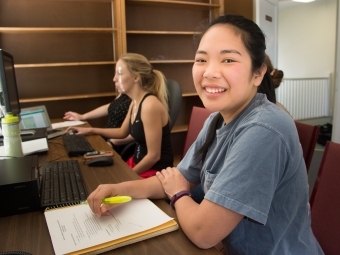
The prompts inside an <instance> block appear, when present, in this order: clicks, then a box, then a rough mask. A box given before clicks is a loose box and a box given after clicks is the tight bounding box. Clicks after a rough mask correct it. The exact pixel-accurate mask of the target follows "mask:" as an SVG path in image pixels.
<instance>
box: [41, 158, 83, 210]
mask: <svg viewBox="0 0 340 255" xmlns="http://www.w3.org/2000/svg"><path fill="white" fill-rule="evenodd" d="M41 190H42V192H41V207H42V208H46V207H53V206H64V205H71V204H78V203H80V202H81V201H84V200H86V198H87V192H86V188H85V184H84V180H83V176H82V173H81V171H80V167H79V163H78V161H77V160H64V161H54V162H47V163H45V164H44V165H43V172H42V185H41Z"/></svg>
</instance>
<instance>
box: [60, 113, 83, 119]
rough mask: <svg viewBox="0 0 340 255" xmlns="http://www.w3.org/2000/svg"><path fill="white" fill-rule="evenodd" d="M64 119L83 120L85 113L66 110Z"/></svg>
mask: <svg viewBox="0 0 340 255" xmlns="http://www.w3.org/2000/svg"><path fill="white" fill-rule="evenodd" d="M63 119H64V120H83V115H82V114H79V113H76V112H71V111H69V112H65V114H64V117H63Z"/></svg>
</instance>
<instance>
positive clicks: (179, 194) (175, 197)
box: [170, 190, 191, 209]
mask: <svg viewBox="0 0 340 255" xmlns="http://www.w3.org/2000/svg"><path fill="white" fill-rule="evenodd" d="M183 196H189V197H191V193H190V191H189V190H182V191H180V192H177V193H176V194H175V195H173V196H172V198H171V201H170V205H171V207H172V208H174V209H175V203H176V201H177V200H178V199H180V198H181V197H183Z"/></svg>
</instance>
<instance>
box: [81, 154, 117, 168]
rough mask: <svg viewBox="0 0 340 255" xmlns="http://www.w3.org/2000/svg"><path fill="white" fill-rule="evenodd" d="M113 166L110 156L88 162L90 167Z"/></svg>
mask: <svg viewBox="0 0 340 255" xmlns="http://www.w3.org/2000/svg"><path fill="white" fill-rule="evenodd" d="M112 164H113V158H112V157H110V156H102V157H96V158H92V159H89V160H88V161H87V165H89V166H111V165H112Z"/></svg>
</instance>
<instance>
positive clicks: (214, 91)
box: [204, 88, 226, 93]
mask: <svg viewBox="0 0 340 255" xmlns="http://www.w3.org/2000/svg"><path fill="white" fill-rule="evenodd" d="M204 89H205V91H207V92H208V93H222V92H224V91H226V89H222V88H204Z"/></svg>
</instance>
